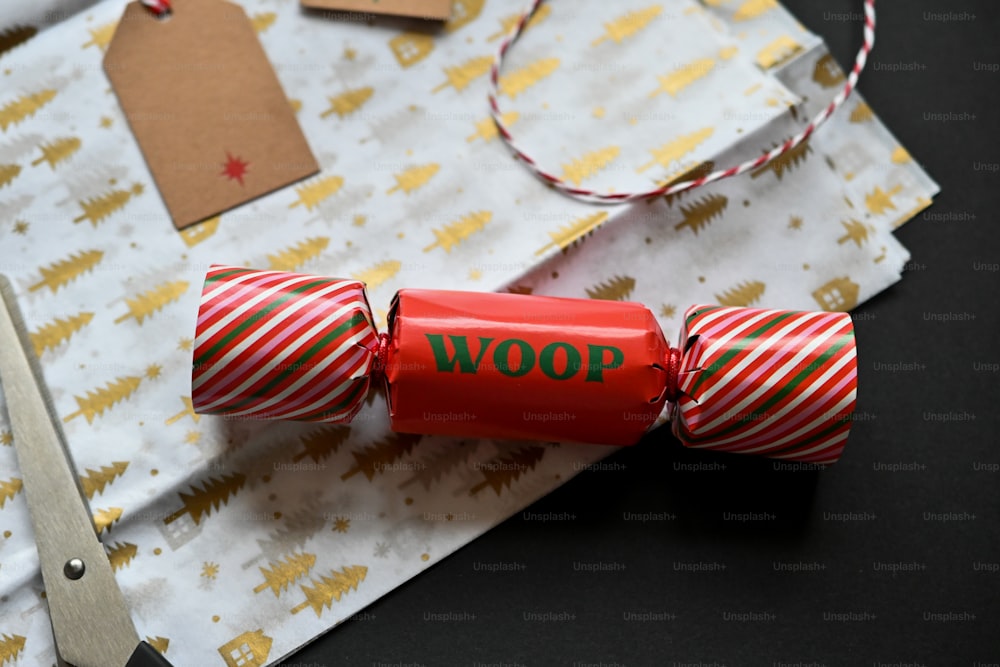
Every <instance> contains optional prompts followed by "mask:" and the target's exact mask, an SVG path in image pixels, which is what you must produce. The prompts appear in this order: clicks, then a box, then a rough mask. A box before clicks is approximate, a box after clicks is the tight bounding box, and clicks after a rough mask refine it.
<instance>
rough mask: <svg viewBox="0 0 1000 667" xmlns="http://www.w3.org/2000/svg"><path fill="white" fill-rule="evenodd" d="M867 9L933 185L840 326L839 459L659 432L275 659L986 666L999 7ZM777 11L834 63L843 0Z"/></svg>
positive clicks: (968, 1) (867, 79) (890, 103)
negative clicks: (847, 326) (892, 262)
mask: <svg viewBox="0 0 1000 667" xmlns="http://www.w3.org/2000/svg"><path fill="white" fill-rule="evenodd" d="M551 1H552V2H561V1H562V2H565V1H569V0H551ZM732 1H733V2H735V1H736V0H732ZM518 4H519V5H520V4H521V3H518ZM878 4H879V10H880V13H879V17H878V20H879V29H878V42H877V45H876V48H875V52H874V54H873V58H872V60H871V62H870V64H869V67H868V70H867V71H866V72H865V73H864V75H863V77H862V83H861V87H860V90H861V92H862V94H864V96H865V97H866V99H867V101H868V102H869V104H870V105H871V107H872V108H873V109H874V110H875V111H876V113H877V114H878V115H879V116H880V117H881V118H882V120H883V121H884V122H885V123H886V125H887V126H888V127H889V128H890V129H891V130H892V131H893V132H894V133H895V135H896V136H897V137H898V138H899V140H900V141H901V143H902V144H903V145H904V146H906V148H907V149H909V151H910V152H911V154H912V155H913V156H914V159H916V160H918V161H920V163H921V164H922V165H923V166H924V168H925V169H926V170H927V171H928V172H929V173H930V174H931V176H932V177H933V178H935V179H936V180H937V181H938V183H940V185H941V187H942V192H941V194H940V195H939V196H938V197H937V198H936V199H935V203H934V205H933V206H932V207H931V208H930V209H928V211H926V212H925V213H923V214H921V215H920V216H918V217H917V218H916V219H914V220H912V221H911V222H909V223H908V224H906V225H905V226H904V227H902V228H901V229H900V230H898V232H897V236H898V238H899V239H900V241H902V243H903V244H904V245H905V246H906V247H907V248H909V250H910V251H911V253H912V259H911V261H910V262H909V264H908V266H907V270H906V272H905V274H904V279H903V280H902V281H901V282H900V283H898V284H896V285H895V286H893V287H892V288H890V289H889V290H887V291H885V292H884V293H882V294H881V295H879V296H878V297H876V298H875V299H872V300H871V301H869V302H867V303H865V304H863V305H862V306H861V307H859V308H858V309H857V310H856V311H855V313H854V314H855V322H856V332H857V339H858V346H859V375H860V378H859V383H860V388H859V395H858V413H857V415H858V419H857V420H856V423H855V425H854V427H853V430H852V434H851V437H850V441H849V443H848V446H847V449H846V450H845V455H844V458H843V459H842V460H841V461H840V462H839V463H837V464H836V465H835V466H832V467H830V468H829V469H827V470H824V471H819V472H817V471H788V470H775V468H774V466H773V465H772V464H771V463H770V462H768V461H766V460H756V459H753V458H750V457H739V456H732V455H721V454H719V455H716V454H712V453H704V452H696V451H688V450H684V449H683V448H682V447H681V446H680V445H679V444H678V443H677V442H676V441H675V440H674V439H673V438H672V437H671V436H670V435H669V434H668V433H666V432H665V431H664V430H663V429H661V432H658V433H654V434H652V435H650V436H649V437H647V438H646V439H645V440H644V441H643V442H642V443H641V444H639V445H637V446H635V447H632V448H625V449H622V450H620V451H618V452H616V453H615V454H614V455H612V456H611V457H610V458H608V459H606V460H605V462H604V463H605V465H604V466H602V467H601V468H599V469H594V470H589V471H586V472H583V473H581V474H580V475H578V476H577V477H576V478H574V479H573V480H571V481H570V482H568V483H567V484H565V485H564V486H563V487H561V488H559V489H557V490H556V491H554V492H552V493H551V494H549V495H548V496H547V497H545V498H544V499H542V500H541V501H539V502H538V503H536V504H535V505H533V506H532V507H531V508H530V512H531V513H532V514H527V513H525V512H522V513H519V514H518V515H516V516H514V517H512V518H511V519H510V520H508V521H506V522H505V523H503V524H502V525H500V526H499V527H497V528H495V529H494V530H492V531H490V532H489V533H487V534H486V535H485V536H483V537H480V538H479V539H477V540H475V541H474V542H472V543H471V544H469V545H468V546H466V547H464V548H462V549H460V550H459V551H458V552H457V553H455V554H454V555H452V556H450V557H448V558H446V559H445V560H444V561H443V562H441V563H439V564H437V565H435V566H433V567H432V568H430V569H429V570H428V571H426V572H425V573H423V574H421V575H419V576H418V577H416V578H415V579H413V580H411V581H409V582H407V583H406V584H404V585H402V586H400V587H399V588H398V589H396V590H395V591H393V592H392V593H390V594H389V595H386V596H385V597H383V598H382V599H380V600H378V601H377V602H376V603H375V604H373V605H371V606H370V607H368V608H367V609H366V610H365V611H364V612H362V613H360V614H359V615H358V616H357V618H356V620H351V621H348V622H346V623H344V624H342V625H340V626H338V627H337V628H336V629H334V630H333V631H331V632H330V633H328V634H327V635H325V636H324V637H321V638H320V639H318V640H316V641H315V642H313V643H312V644H310V645H308V646H306V647H305V648H303V649H302V650H301V651H299V652H298V653H296V654H295V655H293V656H292V657H290V658H289V659H287V660H286V661H285V662H283V663H281V664H282V665H283V667H306V666H309V667H319V666H320V665H369V666H371V667H389V666H406V667H417V666H428V667H430V666H436V665H468V666H470V667H526V666H529V665H531V666H533V665H567V666H570V667H590V666H601V667H609V666H615V667H621V666H625V665H628V666H629V667H631V666H634V665H654V666H655V665H663V666H668V667H682V666H692V667H693V666H706V665H727V666H729V667H737V666H740V665H768V666H771V667H790V666H793V665H824V666H827V667H832V666H833V665H866V666H873V667H880V666H888V665H906V666H914V665H924V666H927V667H930V666H932V665H969V666H973V667H979V666H980V665H990V664H1000V523H998V518H1000V442H998V419H997V415H996V413H995V412H993V410H994V409H995V408H996V400H997V398H998V397H1000V392H998V391H997V387H998V383H1000V351H998V349H997V346H996V343H997V336H998V334H1000V324H998V313H997V311H998V308H997V303H998V302H1000V290H998V288H1000V248H998V243H997V240H998V233H997V226H996V224H995V222H994V216H995V214H996V211H997V209H998V208H1000V198H998V192H1000V144H998V142H997V134H998V133H997V128H998V125H1000V122H998V120H1000V115H998V110H997V109H998V107H1000V72H998V67H1000V50H998V47H997V38H996V32H997V30H998V29H1000V4H997V3H996V2H995V1H994V0H955V1H953V2H947V3H945V2H937V1H933V0H892V1H891V2H880V3H878ZM785 5H786V6H787V7H788V8H789V9H791V10H792V11H793V12H794V13H795V15H796V16H797V17H799V19H800V20H801V21H802V22H803V23H804V24H805V25H806V26H807V27H808V28H809V29H811V30H813V31H814V32H816V33H818V34H820V35H822V36H823V37H824V38H825V39H826V40H827V43H828V44H829V45H830V47H831V50H832V51H833V53H834V55H835V56H836V57H837V59H838V60H839V61H840V63H841V64H842V65H844V66H845V67H847V66H849V64H850V63H852V61H853V57H854V52H855V50H856V49H857V47H858V46H859V45H860V43H861V34H860V32H861V30H860V15H861V14H860V13H861V0H829V1H824V2H815V1H814V0H786V1H785ZM844 14H853V16H852V19H853V20H845V19H844ZM942 112H945V113H948V114H951V115H949V116H947V117H948V118H951V120H947V121H943V120H940V118H942V116H941V115H940V114H941V113H942ZM698 464H703V465H698ZM549 513H552V514H560V513H566V514H569V515H572V516H573V517H574V518H572V519H570V520H565V521H539V520H536V519H534V518H533V516H537V515H545V514H549ZM626 513H651V514H653V515H656V518H658V519H663V520H654V521H648V522H642V521H635V520H625V515H626ZM747 513H750V514H753V515H755V517H754V518H753V520H739V519H734V516H736V515H742V514H747ZM595 564H596V565H595ZM501 568H502V569H501ZM447 612H450V614H448V613H447ZM441 618H451V619H452V620H446V621H445V620H437V619H441Z"/></svg>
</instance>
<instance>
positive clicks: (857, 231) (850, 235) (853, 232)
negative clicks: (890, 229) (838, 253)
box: [837, 218, 875, 248]
mask: <svg viewBox="0 0 1000 667" xmlns="http://www.w3.org/2000/svg"><path fill="white" fill-rule="evenodd" d="M840 224H841V225H843V226H844V235H843V236H841V237H840V238H839V239H837V243H839V244H840V245H843V244H845V243H847V242H849V241H854V245H856V246H858V247H859V248H860V247H861V246H862V245H864V244H865V243H866V242H867V241H868V235H869V234H870V233H871V232H873V231H875V230H874V228H872V227H870V226H869V225H866V224H864V223H863V222H859V221H857V220H855V219H854V218H851V219H850V220H841V221H840Z"/></svg>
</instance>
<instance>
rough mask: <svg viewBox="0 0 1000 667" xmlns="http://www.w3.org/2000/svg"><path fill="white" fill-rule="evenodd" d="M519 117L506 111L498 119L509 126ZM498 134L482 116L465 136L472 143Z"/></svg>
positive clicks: (493, 124)
mask: <svg viewBox="0 0 1000 667" xmlns="http://www.w3.org/2000/svg"><path fill="white" fill-rule="evenodd" d="M542 6H543V7H548V5H542ZM520 118H521V114H519V113H518V112H516V111H507V112H504V113H502V114H500V120H501V121H503V124H504V125H506V126H507V127H511V126H513V125H514V123H516V122H517V121H518V120H519V119H520ZM499 135H500V132H499V131H498V130H497V124H496V122H495V121H494V120H493V117H492V116H488V117H486V118H483V119H482V120H478V121H476V132H475V134H470V135H469V136H467V137H466V138H465V140H466V141H467V142H469V143H472V142H473V141H475V140H476V139H482V140H483V141H493V140H494V139H496V138H497V137H498V136H499Z"/></svg>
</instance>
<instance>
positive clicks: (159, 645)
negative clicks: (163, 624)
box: [146, 635, 170, 655]
mask: <svg viewBox="0 0 1000 667" xmlns="http://www.w3.org/2000/svg"><path fill="white" fill-rule="evenodd" d="M146 643H148V644H149V645H150V646H152V647H153V648H155V649H156V651H157V653H159V654H160V655H165V654H166V652H167V649H168V648H169V647H170V640H169V639H167V638H166V637H160V636H159V635H157V636H156V637H150V636H149V635H146Z"/></svg>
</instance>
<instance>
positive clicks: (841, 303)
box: [812, 276, 859, 311]
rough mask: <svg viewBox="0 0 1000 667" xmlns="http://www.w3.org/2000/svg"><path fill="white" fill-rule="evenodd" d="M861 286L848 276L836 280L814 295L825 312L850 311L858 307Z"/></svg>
mask: <svg viewBox="0 0 1000 667" xmlns="http://www.w3.org/2000/svg"><path fill="white" fill-rule="evenodd" d="M858 289H859V285H858V284H857V283H856V282H854V281H852V280H851V279H850V278H848V277H847V276H843V277H841V278H834V279H833V280H831V281H830V282H828V283H826V284H824V285H822V286H820V288H819V289H817V290H816V291H815V292H813V293H812V295H813V298H814V299H816V303H818V304H819V305H820V307H821V308H822V309H823V310H828V311H848V310H850V309H852V308H854V307H855V306H856V305H858Z"/></svg>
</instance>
